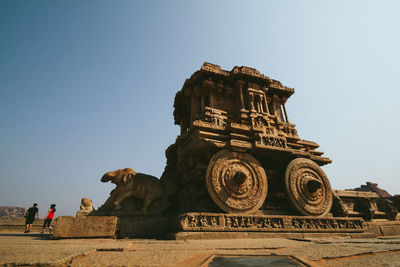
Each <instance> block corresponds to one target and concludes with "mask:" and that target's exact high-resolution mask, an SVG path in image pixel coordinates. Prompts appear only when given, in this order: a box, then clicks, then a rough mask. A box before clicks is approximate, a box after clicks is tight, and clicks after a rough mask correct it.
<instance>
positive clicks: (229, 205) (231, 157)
mask: <svg viewBox="0 0 400 267" xmlns="http://www.w3.org/2000/svg"><path fill="white" fill-rule="evenodd" d="M206 183H207V190H208V193H209V194H210V196H211V198H212V199H213V201H214V202H215V204H217V206H218V207H220V208H221V209H222V210H224V211H226V212H229V213H240V212H242V213H245V212H253V211H256V210H258V209H259V208H260V207H261V206H262V204H263V203H264V201H265V198H266V196H267V190H268V184H267V176H266V174H265V171H264V168H263V167H262V166H261V164H260V163H259V162H258V160H256V159H255V158H253V157H252V156H250V155H249V154H244V153H239V152H232V151H230V150H227V149H225V150H221V151H219V152H217V153H216V154H215V155H214V156H213V157H212V158H211V160H210V162H209V164H208V168H207V172H206Z"/></svg>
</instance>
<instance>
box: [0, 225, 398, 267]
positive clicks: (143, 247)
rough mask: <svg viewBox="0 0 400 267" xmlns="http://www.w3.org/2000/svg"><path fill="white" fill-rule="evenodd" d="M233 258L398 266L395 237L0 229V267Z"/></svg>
mask: <svg viewBox="0 0 400 267" xmlns="http://www.w3.org/2000/svg"><path fill="white" fill-rule="evenodd" d="M255 234H257V233H255ZM234 256H236V257H237V256H240V257H257V256H258V257H261V256H262V257H272V256H274V257H277V256H281V257H287V258H289V257H290V258H294V259H297V260H298V261H300V262H301V263H302V265H300V266H374V267H375V266H399V262H400V236H397V237H396V236H391V237H390V238H385V237H381V238H363V239H357V238H352V239H347V238H310V237H308V238H272V239H249V238H241V239H239V238H235V239H220V240H155V239H102V238H99V239H61V240H54V239H51V237H50V235H47V234H45V235H41V234H39V232H37V233H35V232H34V233H33V234H24V233H22V232H8V231H0V266H71V267H74V266H218V265H213V264H210V263H212V261H213V259H215V258H217V257H220V258H221V257H234Z"/></svg>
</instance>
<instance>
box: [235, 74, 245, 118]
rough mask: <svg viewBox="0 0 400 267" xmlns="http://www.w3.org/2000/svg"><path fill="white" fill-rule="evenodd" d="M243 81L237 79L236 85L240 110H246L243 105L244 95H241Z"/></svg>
mask: <svg viewBox="0 0 400 267" xmlns="http://www.w3.org/2000/svg"><path fill="white" fill-rule="evenodd" d="M243 85H244V82H243V81H237V82H236V86H237V87H239V94H240V111H246V108H245V105H244V97H243Z"/></svg>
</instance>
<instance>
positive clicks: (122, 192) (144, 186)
mask: <svg viewBox="0 0 400 267" xmlns="http://www.w3.org/2000/svg"><path fill="white" fill-rule="evenodd" d="M101 181H102V182H103V183H106V182H109V181H110V182H111V183H113V184H115V185H116V187H115V189H114V190H112V191H111V193H110V197H109V198H108V199H107V200H106V202H105V203H104V205H103V206H102V207H101V208H100V210H99V211H101V212H102V213H110V212H112V211H118V210H119V209H121V202H122V201H124V200H125V199H127V198H130V197H133V198H136V199H140V200H143V205H142V207H141V208H140V209H139V210H138V211H136V214H142V215H145V214H147V213H148V208H149V206H150V205H151V204H152V203H153V202H154V201H155V200H158V199H160V200H162V198H163V191H164V188H163V185H162V184H161V183H160V180H158V179H157V178H156V177H154V176H151V175H147V174H143V173H136V172H135V171H134V170H133V169H131V168H125V169H118V170H115V171H111V172H107V173H106V174H104V175H103V177H102V178H101ZM162 202H163V203H165V201H162Z"/></svg>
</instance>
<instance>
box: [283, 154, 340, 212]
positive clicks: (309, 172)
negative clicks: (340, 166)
mask: <svg viewBox="0 0 400 267" xmlns="http://www.w3.org/2000/svg"><path fill="white" fill-rule="evenodd" d="M285 185H286V190H287V193H288V197H289V200H290V202H291V203H292V205H293V206H294V207H295V208H296V209H297V210H298V211H299V212H300V213H301V214H303V215H307V216H324V215H326V214H327V213H328V212H329V211H330V209H331V207H332V202H333V194H332V189H331V185H330V184H329V180H328V178H327V177H326V175H325V173H324V171H323V170H322V169H321V168H320V167H319V166H318V165H317V164H316V163H315V162H313V161H312V160H309V159H303V158H298V159H294V160H292V161H291V162H290V163H289V165H288V167H287V169H286V173H285Z"/></svg>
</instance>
